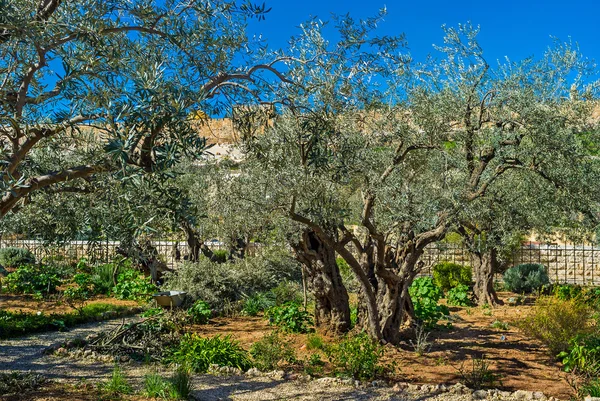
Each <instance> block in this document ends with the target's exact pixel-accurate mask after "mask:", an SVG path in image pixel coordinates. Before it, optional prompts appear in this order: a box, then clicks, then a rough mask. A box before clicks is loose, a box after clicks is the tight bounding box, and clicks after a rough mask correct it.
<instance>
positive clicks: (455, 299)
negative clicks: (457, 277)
mask: <svg viewBox="0 0 600 401" xmlns="http://www.w3.org/2000/svg"><path fill="white" fill-rule="evenodd" d="M469 292H470V289H469V287H468V286H466V285H464V284H459V285H457V286H456V287H454V288H451V289H450V291H448V305H454V306H472V305H473V301H472V300H471V295H470V294H469Z"/></svg>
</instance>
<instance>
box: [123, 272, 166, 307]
mask: <svg viewBox="0 0 600 401" xmlns="http://www.w3.org/2000/svg"><path fill="white" fill-rule="evenodd" d="M157 290H158V288H157V287H156V286H155V285H154V284H152V283H151V282H150V278H148V277H144V275H143V274H142V273H141V272H139V271H137V270H133V269H126V270H124V271H122V272H121V273H119V276H118V278H117V285H116V286H114V288H113V289H112V293H113V294H114V296H115V297H116V298H118V299H131V300H134V301H143V300H147V299H149V298H150V296H151V295H152V294H153V293H154V292H156V291H157Z"/></svg>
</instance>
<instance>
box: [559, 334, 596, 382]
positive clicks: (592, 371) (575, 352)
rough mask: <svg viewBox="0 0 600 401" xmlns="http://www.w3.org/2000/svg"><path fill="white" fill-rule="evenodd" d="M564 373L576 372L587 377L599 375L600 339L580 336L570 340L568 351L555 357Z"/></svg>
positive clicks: (592, 336)
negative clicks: (560, 363) (561, 365)
mask: <svg viewBox="0 0 600 401" xmlns="http://www.w3.org/2000/svg"><path fill="white" fill-rule="evenodd" d="M557 357H558V358H559V359H560V360H561V362H562V364H563V369H564V370H565V372H572V371H575V372H578V373H583V374H586V375H589V376H598V374H599V373H600V337H598V336H596V335H587V336H586V335H580V336H576V337H575V338H573V339H572V340H571V343H570V347H569V350H568V351H563V352H561V353H559V354H558V355H557Z"/></svg>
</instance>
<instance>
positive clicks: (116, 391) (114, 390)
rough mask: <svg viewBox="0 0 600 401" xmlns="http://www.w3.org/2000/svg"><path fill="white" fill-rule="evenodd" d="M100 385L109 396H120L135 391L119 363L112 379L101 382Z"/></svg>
mask: <svg viewBox="0 0 600 401" xmlns="http://www.w3.org/2000/svg"><path fill="white" fill-rule="evenodd" d="M98 387H99V389H100V390H101V391H102V392H104V393H106V394H107V395H109V396H119V395H122V394H131V393H132V392H133V390H132V389H131V386H130V385H129V383H128V382H127V378H126V377H125V374H124V373H123V371H122V370H121V368H120V367H119V366H118V365H115V367H114V369H113V372H112V375H111V377H110V379H109V380H108V381H107V382H104V383H100V384H99V385H98Z"/></svg>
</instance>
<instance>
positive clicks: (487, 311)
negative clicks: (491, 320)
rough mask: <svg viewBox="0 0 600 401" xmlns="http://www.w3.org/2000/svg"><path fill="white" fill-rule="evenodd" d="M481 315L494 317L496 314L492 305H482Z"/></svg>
mask: <svg viewBox="0 0 600 401" xmlns="http://www.w3.org/2000/svg"><path fill="white" fill-rule="evenodd" d="M481 313H483V316H492V315H493V314H494V312H493V311H492V307H491V306H490V304H483V305H481Z"/></svg>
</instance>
